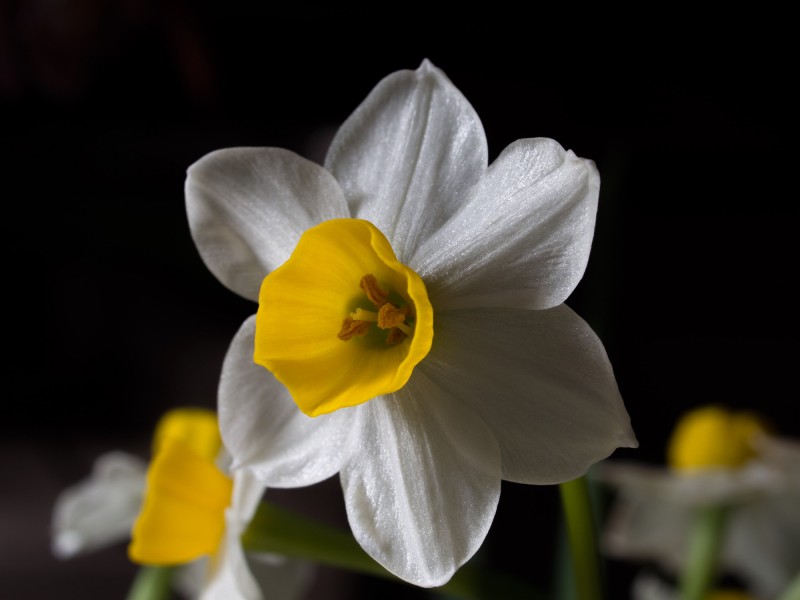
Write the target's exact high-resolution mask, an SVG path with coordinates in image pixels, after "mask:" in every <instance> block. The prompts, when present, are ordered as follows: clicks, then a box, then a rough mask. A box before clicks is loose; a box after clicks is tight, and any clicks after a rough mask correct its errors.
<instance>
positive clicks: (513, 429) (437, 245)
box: [186, 60, 637, 586]
mask: <svg viewBox="0 0 800 600" xmlns="http://www.w3.org/2000/svg"><path fill="white" fill-rule="evenodd" d="M487 155H488V152H487V143H486V138H485V135H484V131H483V127H482V125H481V122H480V119H479V118H478V115H477V114H476V113H475V111H474V109H473V108H472V106H471V105H470V104H469V102H468V101H467V100H466V98H464V96H463V95H462V94H461V93H460V92H459V90H457V89H456V88H455V86H453V84H452V83H451V82H450V80H449V79H448V78H447V77H446V76H445V74H444V73H443V72H442V71H440V70H439V69H437V68H436V67H434V66H433V65H432V64H431V63H430V62H428V61H427V60H426V61H423V63H422V65H421V66H420V67H419V69H417V70H416V71H399V72H396V73H393V74H391V75H389V76H388V77H386V78H385V79H384V80H382V81H381V82H380V83H379V84H378V85H377V87H376V88H375V89H374V90H373V91H372V92H371V93H370V94H369V96H368V97H367V99H366V100H365V101H364V102H363V103H362V104H361V105H360V106H359V107H358V108H357V109H356V111H355V112H354V113H353V114H352V115H351V116H350V118H349V119H348V120H347V121H346V122H345V123H344V124H343V125H342V127H341V128H340V129H339V131H338V133H337V134H336V136H335V138H334V140H333V142H332V144H331V147H330V149H329V151H328V154H327V157H326V159H325V166H324V168H323V167H321V166H319V165H316V164H314V163H312V162H310V161H307V160H305V159H303V158H301V157H299V156H297V155H295V154H294V153H292V152H289V151H287V150H282V149H279V148H233V149H227V150H220V151H216V152H213V153H211V154H209V155H207V156H205V157H203V158H202V159H201V160H199V161H198V162H197V163H195V164H194V165H192V166H191V168H190V169H189V172H188V177H187V181H186V202H187V213H188V218H189V224H190V227H191V232H192V236H193V238H194V240H195V243H196V245H197V248H198V250H199V252H200V254H201V256H202V258H203V260H204V261H205V263H206V265H207V266H208V267H209V269H210V270H211V271H212V272H213V273H214V275H216V277H217V278H218V279H219V280H220V281H221V282H222V283H223V284H224V285H226V286H227V287H229V288H230V289H231V290H233V291H235V292H237V293H239V294H241V295H242V296H244V297H245V298H248V299H251V300H254V301H255V300H260V306H259V309H258V314H257V316H255V317H251V318H250V319H248V320H247V321H246V322H245V323H244V324H243V326H242V327H241V329H240V330H239V332H238V333H237V334H236V336H235V338H234V340H233V342H232V344H231V347H230V349H229V352H228V355H227V357H226V360H225V362H224V365H223V373H222V380H221V385H220V396H219V411H220V427H221V430H222V436H223V439H224V440H225V445H226V447H228V449H229V450H230V451H231V453H232V455H233V458H234V464H235V465H237V466H248V467H251V468H252V469H253V470H254V472H255V473H256V474H257V475H258V477H260V478H261V480H262V481H263V482H264V484H265V485H267V486H270V487H297V486H305V485H309V484H312V483H315V482H318V481H321V480H323V479H326V478H328V477H330V476H332V475H334V474H335V473H337V472H338V473H340V479H341V483H342V488H343V490H344V496H345V504H346V508H347V514H348V518H349V522H350V525H351V528H352V531H353V533H354V535H355V537H356V539H357V540H358V542H359V543H360V544H361V545H362V546H363V547H364V549H365V550H366V551H367V552H368V553H369V554H370V555H371V556H372V557H373V558H374V559H375V560H377V561H378V562H379V563H380V564H382V565H383V566H384V567H386V568H387V569H388V570H389V571H391V572H392V573H394V574H395V575H397V576H399V577H401V578H402V579H405V580H407V581H409V582H412V583H414V584H417V585H420V586H438V585H442V584H444V583H445V582H446V581H447V580H448V579H449V578H450V577H451V576H452V575H453V573H454V572H455V570H456V569H457V568H458V567H459V566H460V565H462V564H463V563H464V562H465V561H467V560H468V559H469V558H470V557H471V556H472V555H473V554H474V553H475V552H476V551H477V549H478V548H479V546H480V544H481V543H482V541H483V539H484V537H485V535H486V533H487V531H488V529H489V526H490V525H491V522H492V519H493V517H494V514H495V510H496V507H497V502H498V498H499V495H500V482H501V480H502V479H506V480H509V481H515V482H520V483H528V484H555V483H560V482H564V481H567V480H570V479H573V478H576V477H578V476H580V475H582V474H584V473H585V472H586V471H587V469H588V468H589V466H590V465H592V464H593V463H595V462H597V461H598V460H600V459H602V458H605V457H607V456H608V455H609V454H611V453H612V452H613V451H614V449H616V448H617V447H620V446H635V445H636V444H637V442H636V439H635V436H634V434H633V431H632V429H631V427H630V422H629V418H628V414H627V412H626V410H625V407H624V405H623V402H622V399H621V397H620V395H619V390H618V388H617V384H616V381H615V378H614V374H613V371H612V368H611V365H610V363H609V361H608V358H607V356H606V353H605V350H604V348H603V345H602V343H601V342H600V340H599V339H598V338H597V336H596V335H595V334H594V333H593V331H592V330H591V329H590V328H589V326H588V325H587V324H586V323H585V322H584V321H583V320H582V319H581V318H580V317H578V316H577V315H576V314H575V313H574V312H573V311H572V310H571V309H569V308H568V307H567V306H566V305H565V304H564V301H565V300H566V298H567V297H568V296H569V295H570V293H571V292H572V291H573V290H574V289H575V286H576V285H577V283H578V282H579V281H580V279H581V277H582V276H583V273H584V269H585V267H586V263H587V260H588V257H589V251H590V247H591V242H592V237H593V233H594V224H595V214H596V210H597V199H598V193H599V185H600V179H599V175H598V173H597V170H596V168H595V166H594V164H593V163H592V161H590V160H586V159H582V158H578V157H577V156H576V155H575V154H574V153H573V152H571V151H567V150H564V148H562V147H561V146H560V145H559V144H558V143H557V142H555V141H553V140H550V139H544V138H532V139H522V140H518V141H516V142H514V143H513V144H511V145H510V146H509V147H508V148H506V149H505V150H504V151H503V152H502V153H501V155H500V156H499V157H498V158H497V160H495V161H494V162H493V163H492V164H491V165H488V156H487ZM262 282H263V284H262ZM259 290H260V292H259ZM259 294H260V297H259ZM345 340H347V341H345ZM254 348H255V354H254ZM254 356H255V361H256V362H258V363H259V364H261V365H263V366H266V367H268V369H269V371H267V370H266V369H263V368H261V367H260V366H257V365H254V364H253V362H254ZM298 406H299V407H300V408H301V409H302V411H301V410H298ZM304 413H306V414H304ZM309 415H315V418H310V416H309Z"/></svg>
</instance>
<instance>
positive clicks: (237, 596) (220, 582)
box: [200, 469, 264, 600]
mask: <svg viewBox="0 0 800 600" xmlns="http://www.w3.org/2000/svg"><path fill="white" fill-rule="evenodd" d="M263 495H264V486H263V485H262V484H261V483H260V482H259V481H258V480H257V479H256V477H255V476H254V474H253V473H252V472H250V471H249V470H248V469H239V470H237V471H235V472H234V473H233V498H232V501H231V506H229V507H228V509H227V510H226V511H225V535H224V537H223V539H222V543H221V547H220V549H219V551H218V552H217V554H216V555H215V556H214V557H213V558H212V560H211V561H210V568H211V572H210V575H209V580H208V584H207V585H206V586H205V587H204V589H203V593H202V594H201V595H200V600H262V598H263V594H262V593H261V589H260V588H259V585H258V583H257V582H256V580H255V578H254V577H253V574H252V573H251V572H250V569H249V567H248V564H247V560H246V558H245V554H244V550H243V548H242V543H241V535H242V533H244V530H245V529H246V528H247V525H248V524H249V522H250V520H251V519H252V518H253V514H254V513H255V510H256V508H257V507H258V503H259V501H260V500H261V497H262V496H263Z"/></svg>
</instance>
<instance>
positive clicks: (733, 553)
mask: <svg viewBox="0 0 800 600" xmlns="http://www.w3.org/2000/svg"><path fill="white" fill-rule="evenodd" d="M796 483H797V484H800V482H796ZM798 507H800V488H795V489H794V490H792V489H790V488H787V487H786V486H774V487H772V488H771V489H770V490H768V491H767V492H766V493H765V495H764V496H763V497H762V498H761V499H760V500H759V501H754V502H747V503H744V504H742V505H740V506H737V507H736V511H735V513H734V514H733V515H732V516H731V518H730V524H729V528H728V530H727V531H726V534H725V535H726V538H725V543H724V545H723V550H722V557H721V562H722V564H723V566H725V567H727V568H729V569H730V571H731V572H732V573H737V574H738V575H739V576H740V577H741V578H742V579H743V580H745V581H747V583H748V586H749V587H750V588H751V589H752V590H753V591H754V592H755V593H756V594H757V595H758V596H759V597H762V598H777V597H779V595H780V594H781V593H782V592H783V591H784V590H785V589H786V588H787V587H788V586H789V584H790V583H791V581H792V579H793V578H794V577H796V576H797V574H798V573H800V510H798Z"/></svg>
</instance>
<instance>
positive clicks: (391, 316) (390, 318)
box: [378, 302, 410, 329]
mask: <svg viewBox="0 0 800 600" xmlns="http://www.w3.org/2000/svg"><path fill="white" fill-rule="evenodd" d="M409 312H410V311H409V309H408V307H406V306H404V307H403V308H397V307H396V306H395V305H394V304H391V303H389V302H387V303H386V304H384V305H383V306H381V308H380V310H379V311H378V327H380V328H381V329H391V328H392V327H397V326H398V325H400V324H401V323H403V322H405V320H406V317H407V316H408V313H409Z"/></svg>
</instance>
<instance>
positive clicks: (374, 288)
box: [358, 273, 389, 308]
mask: <svg viewBox="0 0 800 600" xmlns="http://www.w3.org/2000/svg"><path fill="white" fill-rule="evenodd" d="M358 285H359V286H360V287H361V289H362V290H364V293H365V294H366V295H367V298H369V301H370V302H372V303H373V304H374V305H375V306H377V307H378V308H380V307H381V306H383V305H384V304H385V303H386V301H387V300H388V299H389V292H387V291H385V290H384V289H382V288H381V286H380V285H378V280H377V279H376V278H375V275H372V274H370V273H368V274H366V275H364V276H363V277H362V278H361V281H360V282H359V283H358Z"/></svg>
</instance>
